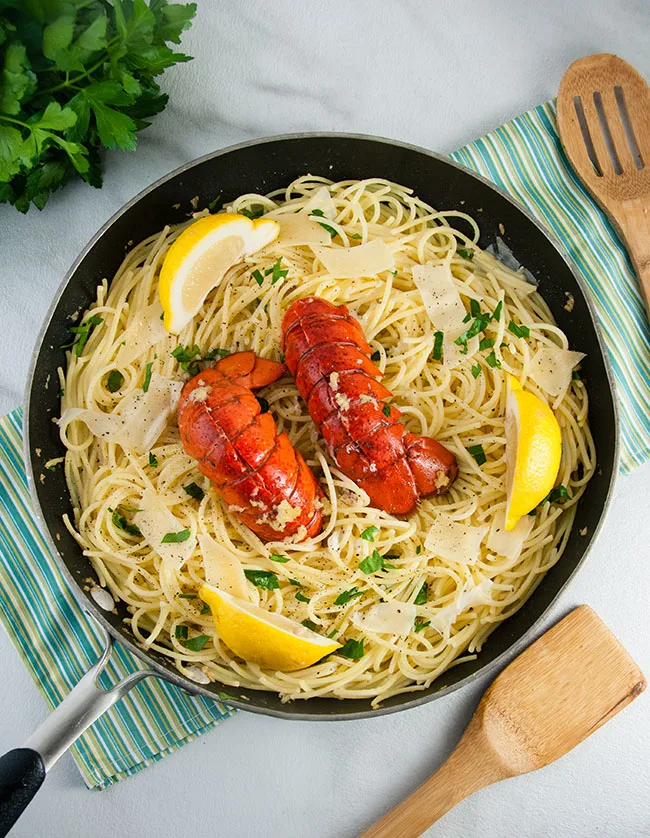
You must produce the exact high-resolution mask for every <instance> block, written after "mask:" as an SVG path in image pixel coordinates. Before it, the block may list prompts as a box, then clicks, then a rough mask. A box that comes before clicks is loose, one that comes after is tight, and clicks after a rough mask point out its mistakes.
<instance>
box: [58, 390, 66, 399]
mask: <svg viewBox="0 0 650 838" xmlns="http://www.w3.org/2000/svg"><path fill="white" fill-rule="evenodd" d="M57 395H58V397H59V398H60V399H62V398H63V397H64V396H65V387H61V389H60V390H59V392H58V393H57Z"/></svg>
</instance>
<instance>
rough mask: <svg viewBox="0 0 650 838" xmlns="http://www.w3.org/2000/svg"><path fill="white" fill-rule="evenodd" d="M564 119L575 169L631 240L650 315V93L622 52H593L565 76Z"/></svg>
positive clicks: (560, 102)
mask: <svg viewBox="0 0 650 838" xmlns="http://www.w3.org/2000/svg"><path fill="white" fill-rule="evenodd" d="M557 122H558V128H559V131H560V139H561V140H562V145H563V146H564V149H565V151H566V154H567V157H568V158H569V160H570V161H571V165H572V166H573V168H574V169H575V170H576V172H577V173H578V175H579V177H580V179H581V180H582V181H583V183H584V184H585V186H586V187H587V189H588V190H589V191H590V192H591V194H592V195H593V196H594V198H595V199H596V200H597V201H598V203H599V204H600V205H601V207H602V208H603V209H604V210H605V212H606V213H607V215H608V216H609V218H610V220H611V221H612V223H613V224H614V227H615V228H616V230H617V232H618V233H619V235H620V236H621V238H622V239H623V241H624V242H625V245H626V247H627V249H628V251H629V253H630V257H631V259H632V262H633V264H634V268H635V270H636V273H637V276H638V278H639V284H640V286H641V292H642V295H643V298H644V301H645V306H646V310H647V312H648V316H649V318H650V88H648V85H647V84H646V82H645V80H644V79H643V77H642V76H640V75H639V74H638V73H637V72H636V70H635V69H634V68H633V67H630V65H629V64H627V63H626V62H625V61H623V59H621V58H618V57H617V56H616V55H609V54H603V55H588V56H586V57H585V58H580V59H579V60H578V61H574V63H573V64H572V65H571V66H570V67H569V69H568V70H567V71H566V73H565V74H564V78H563V79H562V84H561V85H560V92H559V94H558V97H557Z"/></svg>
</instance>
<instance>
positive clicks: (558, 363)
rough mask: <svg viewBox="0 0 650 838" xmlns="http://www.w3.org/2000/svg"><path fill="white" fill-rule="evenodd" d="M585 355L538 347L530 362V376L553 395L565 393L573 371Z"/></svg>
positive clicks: (565, 350) (566, 350) (554, 348)
mask: <svg viewBox="0 0 650 838" xmlns="http://www.w3.org/2000/svg"><path fill="white" fill-rule="evenodd" d="M584 357H585V353H584V352H572V351H571V350H570V349H560V347H559V346H557V347H544V348H542V349H538V350H537V352H536V353H535V354H534V355H533V357H532V359H531V362H530V372H529V374H530V377H531V378H532V379H533V381H534V382H535V384H537V385H538V386H539V387H541V389H542V390H545V391H546V392H547V393H548V394H549V395H551V396H559V395H561V394H563V393H564V392H565V391H566V389H567V388H568V386H569V384H570V383H571V373H572V372H573V368H574V367H575V365H576V364H579V363H580V361H582V359H583V358H584Z"/></svg>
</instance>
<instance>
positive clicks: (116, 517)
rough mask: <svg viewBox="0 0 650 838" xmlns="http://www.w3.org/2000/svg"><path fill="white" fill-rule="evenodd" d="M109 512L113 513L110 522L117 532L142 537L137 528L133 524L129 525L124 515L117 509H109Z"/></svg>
mask: <svg viewBox="0 0 650 838" xmlns="http://www.w3.org/2000/svg"><path fill="white" fill-rule="evenodd" d="M109 512H112V513H113V515H112V518H111V520H112V521H113V525H114V526H116V527H117V528H118V529H119V530H123V531H124V532H126V533H128V534H129V535H142V533H141V532H140V528H139V527H136V525H135V524H129V522H128V521H127V520H126V518H125V517H124V515H122V514H121V512H120V509H119V507H118V508H117V509H109Z"/></svg>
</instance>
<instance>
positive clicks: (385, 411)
mask: <svg viewBox="0 0 650 838" xmlns="http://www.w3.org/2000/svg"><path fill="white" fill-rule="evenodd" d="M381 412H382V413H383V414H384V416H385V417H386V418H387V419H390V405H389V404H385V405H384V406H383V407H382V409H381Z"/></svg>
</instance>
